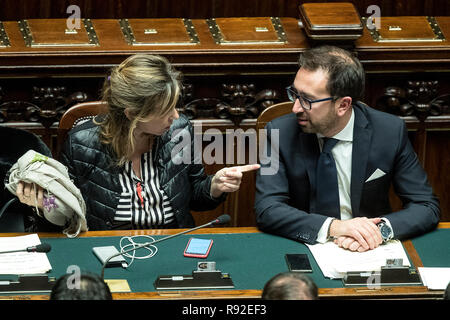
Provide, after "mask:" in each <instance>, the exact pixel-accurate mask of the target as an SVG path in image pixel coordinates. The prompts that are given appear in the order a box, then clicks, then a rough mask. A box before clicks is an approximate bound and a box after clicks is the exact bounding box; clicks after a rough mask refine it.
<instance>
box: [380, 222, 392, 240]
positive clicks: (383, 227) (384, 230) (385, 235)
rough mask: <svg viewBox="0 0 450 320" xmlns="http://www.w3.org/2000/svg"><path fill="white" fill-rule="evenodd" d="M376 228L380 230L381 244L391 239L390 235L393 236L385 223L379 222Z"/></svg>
mask: <svg viewBox="0 0 450 320" xmlns="http://www.w3.org/2000/svg"><path fill="white" fill-rule="evenodd" d="M377 226H378V229H380V232H381V238H382V239H383V243H384V242H387V241H389V240H391V239H392V235H393V232H392V229H391V227H389V225H388V224H387V223H386V222H384V221H381V222H380V223H379V224H377Z"/></svg>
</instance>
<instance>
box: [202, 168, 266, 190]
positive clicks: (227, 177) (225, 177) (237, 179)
mask: <svg viewBox="0 0 450 320" xmlns="http://www.w3.org/2000/svg"><path fill="white" fill-rule="evenodd" d="M260 167H261V166H260V165H259V164H248V165H245V166H237V167H228V168H223V169H220V170H219V171H217V172H216V174H215V175H214V177H213V179H212V181H211V196H212V197H214V198H218V197H220V196H221V195H222V193H224V192H234V191H237V190H239V186H240V185H241V180H242V173H243V172H247V171H253V170H257V169H259V168H260Z"/></svg>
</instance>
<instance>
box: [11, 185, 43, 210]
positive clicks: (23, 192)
mask: <svg viewBox="0 0 450 320" xmlns="http://www.w3.org/2000/svg"><path fill="white" fill-rule="evenodd" d="M35 186H36V187H37V190H36V189H35ZM16 194H17V197H18V198H19V201H20V202H22V203H24V204H26V205H29V206H32V207H35V206H36V205H37V207H38V208H39V209H43V208H44V189H43V188H42V187H40V186H38V185H36V184H33V183H26V182H23V181H20V182H19V184H18V185H17V189H16Z"/></svg>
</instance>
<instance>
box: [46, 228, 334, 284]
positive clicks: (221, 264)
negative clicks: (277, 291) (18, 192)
mask: <svg viewBox="0 0 450 320" xmlns="http://www.w3.org/2000/svg"><path fill="white" fill-rule="evenodd" d="M190 237H197V238H204V239H213V240H214V243H213V246H212V249H211V252H210V254H209V257H208V258H207V259H198V258H187V257H184V256H183V251H184V249H185V246H186V244H187V242H188V239H189V238H190ZM154 238H155V239H158V238H161V237H160V236H154ZM41 241H42V242H48V243H49V244H51V246H52V250H51V252H49V253H48V254H47V255H48V258H49V260H50V263H51V265H52V268H53V270H52V271H51V272H50V274H49V275H50V276H54V277H56V278H57V277H59V276H61V275H63V274H64V273H66V272H67V270H68V268H69V267H70V266H74V265H75V266H78V267H79V268H80V269H81V270H82V271H91V272H94V273H98V274H100V272H101V264H100V262H99V261H98V260H97V258H96V257H95V255H94V254H93V253H92V248H93V247H95V246H109V245H114V246H116V248H119V241H120V237H89V238H76V239H67V238H46V239H45V238H43V239H41ZM136 241H140V242H145V241H148V240H145V238H140V239H138V240H136ZM156 246H157V247H158V252H157V254H156V255H155V256H154V257H152V258H149V259H146V260H134V262H133V264H132V265H131V266H130V267H129V268H127V269H123V268H120V267H119V268H107V269H106V270H105V279H126V280H127V281H128V284H129V285H130V288H131V291H133V292H149V291H156V290H155V288H154V286H153V283H154V281H155V280H156V278H157V277H158V276H160V275H190V274H191V273H192V271H193V270H196V269H197V262H198V261H215V262H216V269H217V270H220V271H222V272H223V273H229V274H230V276H231V278H232V280H233V283H234V286H235V289H236V290H249V289H256V290H262V288H263V287H264V284H265V283H266V282H267V280H268V279H270V278H271V277H272V276H274V275H275V274H277V273H280V272H284V271H288V269H287V265H286V262H285V258H284V255H285V254H286V253H306V254H308V256H309V258H310V261H311V265H312V268H313V272H312V273H310V274H309V275H310V276H311V277H312V278H313V280H314V281H315V282H316V284H317V285H318V287H320V288H337V287H342V282H341V281H339V280H330V279H326V278H324V277H323V275H322V272H321V271H320V268H319V266H318V265H317V263H316V262H315V260H314V258H313V257H312V255H311V253H310V252H309V249H308V248H307V247H306V246H305V245H304V244H301V243H298V242H295V241H292V240H289V239H284V238H281V237H277V236H273V235H270V234H264V233H234V234H198V235H182V236H180V237H177V238H174V239H169V240H167V241H164V242H161V243H158V244H157V245H156ZM140 250H141V249H140ZM138 254H139V255H141V256H142V255H146V254H147V252H146V251H141V252H139V251H138ZM69 271H70V269H69Z"/></svg>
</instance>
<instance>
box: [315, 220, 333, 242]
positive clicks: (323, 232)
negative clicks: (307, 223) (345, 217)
mask: <svg viewBox="0 0 450 320" xmlns="http://www.w3.org/2000/svg"><path fill="white" fill-rule="evenodd" d="M332 221H333V218H327V219H326V220H325V222H324V223H323V224H322V227H321V228H320V229H319V233H318V234H317V239H316V241H317V242H318V243H325V242H327V241H328V237H327V236H328V228H329V227H330V224H331V222H332Z"/></svg>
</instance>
